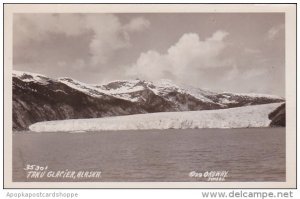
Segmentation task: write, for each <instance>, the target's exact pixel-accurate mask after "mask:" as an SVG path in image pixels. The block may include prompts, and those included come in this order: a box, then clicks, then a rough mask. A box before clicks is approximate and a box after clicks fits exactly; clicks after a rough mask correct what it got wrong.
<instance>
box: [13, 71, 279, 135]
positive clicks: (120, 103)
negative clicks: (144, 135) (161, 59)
mask: <svg viewBox="0 0 300 199" xmlns="http://www.w3.org/2000/svg"><path fill="white" fill-rule="evenodd" d="M282 101H284V100H283V99H282V98H279V97H276V96H270V95H259V94H233V93H215V92H210V91H207V90H202V89H197V88H190V87H185V86H180V87H179V86H177V85H175V84H173V83H172V82H170V81H167V80H162V81H160V82H156V83H153V82H149V81H143V80H128V81H114V82H110V83H108V84H105V85H89V84H84V83H82V82H79V81H76V80H73V79H71V78H59V79H51V78H49V77H46V76H43V75H39V74H33V73H28V72H19V71H14V72H13V129H14V130H24V129H28V126H29V125H31V124H33V123H36V122H40V121H49V120H62V119H79V118H98V117H107V116H119V115H130V114H139V113H153V112H176V111H196V110H212V109H224V108H232V107H240V106H247V105H257V104H268V103H275V102H282Z"/></svg>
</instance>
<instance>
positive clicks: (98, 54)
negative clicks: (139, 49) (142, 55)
mask: <svg viewBox="0 0 300 199" xmlns="http://www.w3.org/2000/svg"><path fill="white" fill-rule="evenodd" d="M14 24H15V26H14V45H15V46H20V45H28V44H30V42H32V41H36V42H41V41H45V40H47V39H48V38H49V36H50V35H51V34H65V35H67V36H76V35H83V34H88V33H92V39H91V41H90V44H89V51H90V52H89V53H90V55H91V56H90V58H89V59H88V60H89V62H90V63H88V64H87V66H93V67H98V65H101V64H106V63H107V62H108V60H110V59H111V58H112V55H113V54H114V52H115V51H116V50H119V49H124V48H128V47H129V46H130V33H132V32H139V31H143V30H144V29H146V28H148V27H149V25H150V22H149V21H148V20H146V19H145V18H142V17H137V18H133V19H131V21H129V23H127V24H122V23H121V22H120V20H119V18H118V17H117V16H116V15H113V14H85V15H81V14H21V15H18V14H17V15H15V17H14Z"/></svg>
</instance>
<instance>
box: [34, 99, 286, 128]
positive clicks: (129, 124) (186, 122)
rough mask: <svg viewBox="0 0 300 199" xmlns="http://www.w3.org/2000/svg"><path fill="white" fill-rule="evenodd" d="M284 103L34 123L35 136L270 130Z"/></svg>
mask: <svg viewBox="0 0 300 199" xmlns="http://www.w3.org/2000/svg"><path fill="white" fill-rule="evenodd" d="M281 104H282V103H272V104H264V105H252V106H244V107H238V108H228V109H219V110H203V111H186V112H160V113H147V114H135V115H126V116H115V117H104V118H91V119H68V120H55V121H45V122H38V123H34V124H32V125H30V126H29V129H30V130H31V131H34V132H74V133H81V132H87V131H117V130H148V129H189V128H193V129H195V128H249V127H268V126H269V124H270V122H271V121H270V120H269V118H268V115H269V113H270V112H272V111H273V110H275V109H276V108H277V107H279V106H280V105H281Z"/></svg>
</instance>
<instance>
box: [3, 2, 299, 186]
mask: <svg viewBox="0 0 300 199" xmlns="http://www.w3.org/2000/svg"><path fill="white" fill-rule="evenodd" d="M10 6H11V7H10V8H13V5H10ZM28 6H29V8H30V6H32V5H28ZM64 6H65V7H63V8H68V6H69V5H64ZM91 6H94V7H97V5H91ZM114 6H115V7H116V5H114ZM118 6H119V8H120V10H121V11H120V10H116V11H114V12H113V10H108V11H105V10H104V8H103V10H101V6H100V7H99V12H95V11H94V10H92V11H88V10H86V11H85V10H84V9H82V10H81V11H78V9H77V10H74V12H71V11H72V10H71V9H70V10H68V12H63V11H60V10H59V9H58V8H57V10H53V9H50V10H49V11H48V12H46V11H45V9H44V7H43V9H41V10H38V9H35V10H34V11H32V12H31V11H30V9H29V10H26V9H25V8H26V7H25V8H24V12H22V9H17V11H16V12H10V14H11V15H10V16H11V17H10V18H9V24H10V26H9V27H8V28H11V32H10V33H11V34H10V35H7V34H6V35H5V38H8V37H9V38H10V39H11V42H9V44H7V45H10V47H9V49H10V51H11V56H9V54H8V55H7V57H8V60H10V61H11V67H10V64H7V65H4V67H5V70H6V73H5V74H7V75H6V76H8V77H7V79H9V78H10V80H9V81H7V82H9V83H7V82H6V83H7V84H6V87H5V88H6V90H9V91H7V92H10V95H11V98H5V99H8V100H10V105H8V106H7V109H8V111H9V112H10V116H9V115H8V116H9V117H6V118H8V119H7V120H10V123H11V125H9V128H8V129H10V131H6V132H5V139H4V142H5V141H6V139H9V140H11V146H10V147H8V148H10V149H9V150H10V151H11V153H10V156H11V158H10V161H11V162H9V163H7V164H9V165H10V166H11V168H10V170H9V171H10V172H11V175H10V177H11V179H9V180H11V183H12V184H13V183H22V184H23V185H24V184H25V185H24V186H25V187H26V185H28V186H30V183H36V184H38V183H50V182H51V183H54V185H55V187H57V188H60V183H61V182H63V183H65V185H66V186H67V187H72V184H70V186H68V183H74V182H76V183H80V184H84V183H93V186H96V187H98V188H101V186H102V185H101V183H111V185H109V186H111V187H113V186H114V185H113V183H137V184H138V183H166V184H167V185H166V186H165V187H169V186H168V183H170V186H172V183H186V184H185V185H184V186H182V187H188V186H189V185H188V183H191V187H194V186H195V187H201V186H202V185H203V184H205V186H206V187H212V188H213V187H214V183H218V184H219V185H218V187H222V186H223V185H222V184H226V183H228V182H230V183H237V184H239V183H240V185H241V187H243V183H254V184H255V183H269V184H266V186H265V187H272V185H271V183H274V186H276V187H278V186H279V187H282V188H284V187H287V186H289V187H293V186H294V184H293V182H294V181H295V179H294V178H295V176H294V175H295V169H294V168H295V165H296V162H294V161H295V157H294V156H293V157H291V154H295V152H296V151H295V150H296V149H295V148H293V147H295V140H294V139H291V138H294V137H295V134H296V131H295V125H296V124H295V123H294V122H295V116H294V115H293V112H289V111H290V110H294V109H295V107H296V104H295V91H294V90H291V89H293V86H294V85H292V86H290V85H291V84H290V83H289V82H292V83H293V81H294V80H295V78H296V77H295V76H296V75H295V74H292V75H288V74H287V73H288V72H291V71H294V70H295V69H296V65H295V60H292V59H291V58H290V56H291V55H292V56H295V51H293V49H294V48H289V49H288V50H290V51H287V43H288V40H290V39H291V40H292V41H295V39H296V37H295V23H290V22H291V21H290V18H291V17H290V16H294V15H293V12H294V11H295V6H293V5H286V6H285V5H282V7H280V6H277V7H275V11H272V12H271V11H270V10H269V9H268V8H269V7H268V5H265V7H263V6H261V7H260V8H259V9H258V10H257V11H255V10H254V11H253V7H251V5H239V6H242V8H243V9H244V10H245V9H246V8H247V7H250V8H251V10H250V11H249V12H247V11H244V10H243V9H241V11H240V12H236V11H230V9H226V5H223V8H222V9H223V11H222V12H221V11H219V12H218V11H212V10H213V9H214V6H215V7H216V10H217V9H220V7H222V5H205V6H206V7H208V8H210V9H208V11H203V10H201V9H200V8H201V6H203V7H205V6H204V5H197V7H199V11H197V12H196V11H195V9H192V6H190V7H189V6H188V5H186V6H187V8H191V10H185V11H183V10H182V9H179V10H178V12H176V11H174V9H173V10H172V9H171V11H167V10H166V8H168V5H164V6H162V8H164V9H162V10H160V9H157V10H155V8H156V7H157V8H159V6H160V5H156V7H155V6H154V8H153V10H151V11H143V9H139V7H138V6H137V5H136V8H135V7H132V8H135V9H131V10H129V11H128V10H126V12H125V11H122V7H126V5H118ZM132 6H134V5H132ZM147 6H148V5H140V7H142V8H145V7H147ZM230 6H231V7H230V8H232V7H233V8H234V5H230ZM236 6H238V5H236ZM270 6H271V5H270ZM49 7H51V6H50V5H49ZM52 7H53V6H52ZM106 7H109V5H106ZM111 7H113V6H111ZM169 7H171V6H169ZM179 7H180V6H179ZM197 7H196V8H197ZM7 8H9V7H7ZM77 8H80V7H77ZM263 8H266V9H265V11H263ZM286 8H287V9H286ZM280 9H281V10H280ZM146 10H147V9H146ZM224 10H226V11H224ZM233 10H234V9H233ZM286 10H289V11H290V10H291V11H292V12H291V13H292V15H290V14H289V15H288V14H287V11H286ZM294 14H295V13H294ZM288 16H289V17H288ZM6 19H7V18H6ZM292 19H293V20H295V18H293V17H292ZM293 22H294V21H293ZM5 27H7V26H5ZM290 35H291V36H294V37H290ZM290 43H291V42H290ZM292 44H293V43H292ZM287 52H288V53H287ZM5 53H6V51H5ZM291 61H292V62H291ZM8 63H9V62H8ZM287 63H291V64H289V65H288V64H287ZM293 64H294V65H293ZM9 67H10V68H9ZM288 68H289V69H288ZM287 77H288V78H287ZM291 93H292V94H291ZM288 107H289V108H288ZM294 111H295V110H294ZM10 118H11V119H10ZM287 147H290V148H289V149H288V148H287ZM290 150H293V153H290V152H289V151H290ZM5 155H6V153H5ZM289 168H292V170H290V169H289ZM291 175H292V177H289V176H291ZM276 183H277V184H276ZM51 186H52V185H51ZM125 186H126V185H125ZM178 186H179V187H180V185H178ZM146 187H153V186H152V185H149V186H147V185H146ZM224 187H225V185H224Z"/></svg>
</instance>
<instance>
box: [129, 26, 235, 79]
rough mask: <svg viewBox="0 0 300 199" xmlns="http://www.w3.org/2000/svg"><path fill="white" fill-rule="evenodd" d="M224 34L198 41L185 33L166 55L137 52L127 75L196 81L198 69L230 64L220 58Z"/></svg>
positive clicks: (155, 52) (225, 34) (192, 34)
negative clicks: (137, 56) (138, 53)
mask: <svg viewBox="0 0 300 199" xmlns="http://www.w3.org/2000/svg"><path fill="white" fill-rule="evenodd" d="M227 35H228V33H227V32H225V31H221V30H219V31H216V32H215V33H214V34H212V36H211V37H209V38H206V39H204V40H201V39H200V37H199V35H198V34H196V33H186V34H184V35H182V36H181V38H180V39H179V40H178V41H177V42H176V43H175V44H174V45H172V46H171V47H169V49H168V50H167V52H166V53H163V54H161V53H159V52H157V51H154V50H150V51H148V52H144V53H141V55H140V56H139V58H138V59H137V61H136V62H135V63H134V64H133V65H132V66H131V67H130V69H129V71H128V75H129V76H134V77H139V78H142V79H149V80H156V79H162V78H170V76H172V77H175V78H176V79H177V80H178V81H184V80H185V81H186V80H190V81H191V82H193V81H194V82H197V78H199V75H200V74H201V71H202V69H207V68H216V67H223V66H227V65H230V64H232V63H231V60H230V59H223V58H220V55H221V53H222V51H223V50H224V48H225V47H226V42H225V41H224V40H225V38H226V37H227ZM191 74H192V75H191Z"/></svg>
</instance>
